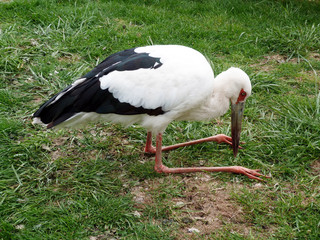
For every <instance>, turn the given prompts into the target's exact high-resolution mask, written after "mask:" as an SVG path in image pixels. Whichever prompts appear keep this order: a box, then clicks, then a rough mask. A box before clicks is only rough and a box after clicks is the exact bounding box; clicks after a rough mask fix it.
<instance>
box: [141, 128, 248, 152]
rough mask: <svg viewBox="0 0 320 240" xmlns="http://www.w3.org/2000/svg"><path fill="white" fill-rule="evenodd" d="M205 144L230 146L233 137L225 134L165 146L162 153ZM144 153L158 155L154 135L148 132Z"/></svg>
mask: <svg viewBox="0 0 320 240" xmlns="http://www.w3.org/2000/svg"><path fill="white" fill-rule="evenodd" d="M204 142H217V143H227V144H229V145H232V139H231V137H228V136H226V135H224V134H218V135H216V136H211V137H207V138H201V139H198V140H193V141H189V142H184V143H178V144H174V145H170V146H165V147H162V151H170V150H173V149H177V148H179V147H185V146H190V145H194V144H199V143H204ZM239 148H242V147H239ZM144 151H145V152H147V153H156V148H155V147H153V146H152V133H151V132H148V134H147V142H146V147H145V149H144Z"/></svg>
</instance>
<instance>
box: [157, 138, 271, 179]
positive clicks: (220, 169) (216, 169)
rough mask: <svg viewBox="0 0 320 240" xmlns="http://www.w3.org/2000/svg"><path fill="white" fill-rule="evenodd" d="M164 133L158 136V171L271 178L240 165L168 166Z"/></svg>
mask: <svg viewBox="0 0 320 240" xmlns="http://www.w3.org/2000/svg"><path fill="white" fill-rule="evenodd" d="M161 158H162V134H161V133H159V134H158V135H157V138H156V157H155V166H154V169H155V170H156V172H158V173H190V172H232V173H238V174H243V175H246V176H247V177H249V178H252V179H256V180H259V181H263V179H261V178H259V177H260V176H262V177H266V178H269V177H268V176H264V175H262V174H261V173H259V171H260V170H259V169H255V170H252V169H248V168H245V167H240V166H231V167H189V168H168V167H166V166H165V165H163V163H162V159H161Z"/></svg>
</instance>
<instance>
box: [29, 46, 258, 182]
mask: <svg viewBox="0 0 320 240" xmlns="http://www.w3.org/2000/svg"><path fill="white" fill-rule="evenodd" d="M250 95H251V83H250V79H249V77H248V75H247V74H246V73H245V72H244V71H242V70H241V69H239V68H233V67H232V68H229V69H228V70H227V71H225V72H222V73H221V74H219V75H218V76H217V77H216V78H214V74H213V71H212V68H211V66H210V64H209V62H208V61H207V59H206V58H205V57H204V56H203V55H202V54H201V53H199V52H198V51H196V50H194V49H192V48H189V47H184V46H178V45H155V46H146V47H138V48H134V49H128V50H124V51H122V52H118V53H115V54H113V55H111V56H110V57H108V58H107V59H105V60H104V61H103V62H102V63H100V64H99V65H98V66H97V67H96V68H95V69H93V70H92V71H91V72H89V73H88V74H86V75H84V76H83V77H81V78H80V79H78V80H77V81H75V82H74V83H73V84H72V85H70V86H69V87H67V88H66V89H64V90H63V91H61V92H60V93H58V94H57V95H56V96H54V97H53V98H51V99H50V100H49V101H48V102H46V103H44V104H43V105H42V106H41V107H40V109H39V110H38V111H37V112H36V113H35V114H34V118H35V120H34V122H35V123H39V122H43V123H44V124H47V126H48V127H49V128H51V127H66V126H67V127H78V126H80V125H83V124H85V123H86V122H88V121H112V122H116V123H122V124H124V125H130V124H133V123H138V124H140V125H142V126H143V127H144V128H146V129H147V131H148V140H147V146H146V151H147V152H153V153H156V167H155V168H156V170H157V171H158V172H184V171H185V170H186V169H180V170H178V171H177V169H175V170H174V171H171V169H169V171H168V170H167V168H166V167H165V166H164V165H162V162H161V151H162V150H170V149H173V148H176V147H179V146H181V144H180V145H179V146H173V147H166V148H162V146H161V141H162V133H163V132H164V130H165V129H166V127H167V126H168V124H169V123H170V122H172V121H174V120H207V119H212V118H216V117H218V116H220V115H223V114H224V113H226V111H227V110H228V108H229V104H230V102H231V104H232V106H233V108H232V110H233V115H232V116H233V117H232V118H233V119H234V120H233V133H232V134H233V139H232V142H233V148H234V153H235V155H236V153H237V151H238V146H239V138H240V129H241V119H242V114H243V108H244V102H245V100H246V98H247V97H249V96H250ZM151 132H153V133H154V134H156V135H157V147H156V148H153V147H152V145H151ZM219 136H220V135H219ZM211 138H212V139H211V140H210V141H218V142H227V143H229V144H231V142H230V141H231V138H230V137H227V136H225V135H223V137H221V136H220V137H217V136H214V137H211ZM159 141H160V143H159ZM200 141H201V140H200ZM205 141H208V140H205ZM197 143H198V142H197ZM185 145H190V144H189V143H187V144H185ZM159 148H160V150H159ZM159 158H160V159H159ZM230 168H232V167H228V169H230ZM194 169H195V168H193V170H194ZM214 169H216V168H211V170H210V169H208V168H206V169H201V168H197V170H194V171H203V170H205V171H216V170H214ZM228 171H229V170H228ZM230 171H233V172H239V171H238V170H234V169H232V170H230ZM250 171H251V172H250V173H249V174H248V173H243V172H240V173H243V174H245V175H247V176H249V177H251V178H255V179H259V180H260V178H258V177H256V176H261V174H259V173H257V172H256V171H254V170H250ZM252 171H254V172H252ZM187 172H190V169H189V170H187Z"/></svg>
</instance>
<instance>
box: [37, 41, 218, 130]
mask: <svg viewBox="0 0 320 240" xmlns="http://www.w3.org/2000/svg"><path fill="white" fill-rule="evenodd" d="M212 80H213V72H212V69H211V67H210V65H209V63H208V62H207V60H206V59H205V57H204V56H203V55H202V54H200V53H199V52H197V51H196V50H193V49H191V48H188V47H183V46H177V45H155V46H147V47H139V48H133V49H128V50H124V51H121V52H118V53H115V54H113V55H111V56H109V57H108V58H106V59H105V60H104V61H103V62H101V63H100V64H99V65H98V66H96V67H95V68H94V69H93V70H92V71H90V72H89V73H87V74H86V75H84V76H83V77H82V78H80V79H78V80H77V81H75V82H74V83H73V84H72V85H70V86H68V87H67V88H66V89H64V90H63V91H61V92H60V93H58V94H57V95H55V96H54V97H52V98H51V99H50V100H49V101H47V102H46V103H44V104H43V105H42V106H41V107H40V109H39V110H38V111H37V112H36V113H35V114H34V117H35V118H36V119H38V120H40V121H41V122H43V123H45V124H48V125H47V126H48V127H53V126H56V125H59V124H60V123H62V122H65V121H71V120H72V118H74V117H75V116H76V115H79V114H80V113H97V114H117V115H125V116H129V115H141V114H144V115H148V116H160V115H165V114H166V113H169V112H175V113H176V114H179V111H182V106H183V108H186V107H188V105H189V107H192V105H195V104H198V103H199V102H201V100H202V99H203V98H204V96H205V95H208V94H210V92H211V91H212V89H210V88H211V87H212ZM171 118H172V115H171Z"/></svg>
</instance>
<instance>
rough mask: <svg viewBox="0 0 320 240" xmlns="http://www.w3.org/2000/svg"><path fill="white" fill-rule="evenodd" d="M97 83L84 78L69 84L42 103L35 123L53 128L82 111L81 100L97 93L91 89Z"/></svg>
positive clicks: (35, 114)
mask: <svg viewBox="0 0 320 240" xmlns="http://www.w3.org/2000/svg"><path fill="white" fill-rule="evenodd" d="M90 80H91V81H90ZM95 83H96V81H95V79H86V78H82V79H79V80H78V81H76V82H75V83H73V84H72V85H70V86H68V87H67V88H65V89H64V90H62V91H61V92H59V93H58V94H56V95H55V96H53V97H52V98H51V99H49V100H48V101H47V102H45V103H44V104H42V105H41V107H40V108H39V109H38V110H37V111H36V112H35V113H34V114H33V118H34V119H33V123H35V124H38V123H39V124H44V125H46V126H47V128H52V127H54V126H57V125H58V124H60V123H62V122H64V121H66V120H68V119H69V118H71V117H72V116H74V115H75V114H77V113H78V112H81V111H82V110H83V109H81V101H83V99H84V98H86V99H88V98H89V99H90V98H91V97H92V96H93V95H94V94H95V93H94V92H93V91H90V88H91V89H93V88H92V86H93V85H94V84H95ZM81 99H82V100H81ZM79 102H80V103H79Z"/></svg>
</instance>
